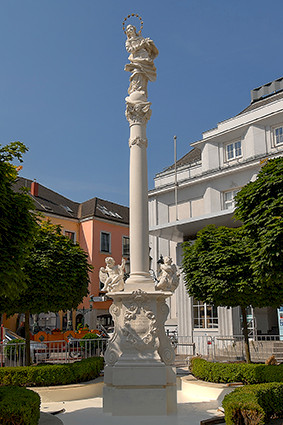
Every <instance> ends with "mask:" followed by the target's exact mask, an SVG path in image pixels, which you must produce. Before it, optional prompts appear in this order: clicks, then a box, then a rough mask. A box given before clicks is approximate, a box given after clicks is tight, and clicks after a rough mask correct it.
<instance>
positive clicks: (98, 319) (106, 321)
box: [7, 177, 130, 329]
mask: <svg viewBox="0 0 283 425" xmlns="http://www.w3.org/2000/svg"><path fill="white" fill-rule="evenodd" d="M21 187H26V188H28V189H29V193H30V196H31V197H32V199H33V201H34V204H35V208H36V210H37V211H39V212H40V213H41V214H43V216H44V217H45V218H46V219H49V220H50V221H51V222H52V223H53V224H56V225H60V226H61V227H62V233H63V234H65V235H66V236H67V237H69V238H70V239H71V240H72V241H73V242H74V243H76V242H77V243H79V245H80V246H81V248H83V249H84V250H85V251H86V252H87V254H88V259H89V263H90V264H91V265H92V266H93V271H92V272H91V273H90V285H89V295H88V296H87V297H85V298H84V300H83V302H82V304H81V305H79V306H78V308H77V310H76V311H75V312H73V314H72V319H73V320H72V322H73V327H74V328H76V326H77V325H78V323H82V324H88V325H89V327H90V328H92V329H93V328H96V327H97V326H99V325H103V326H106V327H107V326H109V325H111V316H110V314H109V307H110V305H111V302H112V301H111V300H109V299H106V300H105V299H104V297H103V294H101V283H100V281H99V269H100V267H105V258H106V257H109V256H111V257H113V258H114V260H115V261H116V264H117V263H119V264H120V263H121V259H122V257H123V258H125V259H126V269H129V256H130V252H129V208H128V207H125V206H122V205H119V204H116V203H113V202H110V201H106V200H103V199H100V198H92V199H89V200H87V201H85V202H82V203H78V202H74V201H72V200H70V199H68V198H66V197H64V196H62V195H60V194H59V193H56V192H54V191H52V190H51V189H49V188H47V187H45V186H43V185H41V184H39V183H37V182H35V181H32V180H29V179H25V178H22V177H19V178H18V180H17V182H16V185H15V190H19V189H20V188H21ZM126 271H127V270H126ZM39 325H40V326H41V327H42V328H43V329H45V328H51V329H52V328H55V327H58V328H61V329H62V328H66V326H67V314H66V313H63V312H61V313H60V314H59V315H58V314H54V313H50V314H48V315H45V314H41V315H40V316H39ZM7 326H8V327H9V325H7Z"/></svg>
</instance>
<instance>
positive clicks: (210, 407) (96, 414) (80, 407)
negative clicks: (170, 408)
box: [40, 391, 219, 425]
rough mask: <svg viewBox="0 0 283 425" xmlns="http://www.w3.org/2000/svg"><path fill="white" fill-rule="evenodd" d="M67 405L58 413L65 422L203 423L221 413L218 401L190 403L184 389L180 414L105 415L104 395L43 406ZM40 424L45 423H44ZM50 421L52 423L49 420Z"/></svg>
mask: <svg viewBox="0 0 283 425" xmlns="http://www.w3.org/2000/svg"><path fill="white" fill-rule="evenodd" d="M63 407H64V408H65V409H66V410H65V412H64V413H61V414H58V415H56V416H55V417H56V418H58V419H61V421H62V422H63V424H64V425H80V424H82V425H93V424H95V425H120V424H123V425H133V423H134V424H135V425H159V424H160V425H172V423H174V425H177V424H178V425H199V423H200V421H201V420H203V419H208V418H210V417H213V416H215V415H216V414H219V412H217V408H218V403H217V402H215V401H213V402H205V403H203V402H202V403H195V402H194V403H190V402H189V401H188V400H187V399H186V398H185V397H184V396H183V395H182V394H181V391H178V415H177V417H172V416H171V417H167V416H162V417H154V416H143V417H131V416H127V417H125V416H123V417H119V416H110V415H105V414H103V411H102V398H101V397H97V398H92V399H87V400H76V401H68V402H59V403H44V404H43V405H42V410H43V411H45V412H48V410H50V409H54V410H55V409H56V410H57V409H58V410H59V409H60V408H63ZM55 417H54V418H55ZM40 425H44V424H41V423H40ZM46 425H49V423H48V424H47V423H46ZM50 425H53V423H50ZM54 425H55V423H54Z"/></svg>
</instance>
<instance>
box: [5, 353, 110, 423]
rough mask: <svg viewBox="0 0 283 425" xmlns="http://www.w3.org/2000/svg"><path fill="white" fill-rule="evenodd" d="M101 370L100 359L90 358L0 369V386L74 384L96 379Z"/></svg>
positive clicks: (101, 361)
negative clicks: (57, 363)
mask: <svg viewBox="0 0 283 425" xmlns="http://www.w3.org/2000/svg"><path fill="white" fill-rule="evenodd" d="M102 368H103V358H102V357H91V358H89V359H84V360H81V361H79V362H75V363H68V364H61V365H44V364H43V365H36V366H19V367H3V368H0V386H7V385H12V386H16V385H18V386H21V387H44V386H52V385H67V384H76V383H79V382H86V381H90V380H91V379H94V378H96V377H98V376H99V374H100V371H101V369H102ZM0 423H1V422H0Z"/></svg>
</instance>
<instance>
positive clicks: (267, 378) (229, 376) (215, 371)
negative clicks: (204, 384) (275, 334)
mask: <svg viewBox="0 0 283 425" xmlns="http://www.w3.org/2000/svg"><path fill="white" fill-rule="evenodd" d="M190 370H191V372H192V374H193V375H194V376H195V377H196V378H199V379H202V380H204V381H209V382H224V383H227V382H243V383H244V384H260V383H263V382H282V381H283V364H281V365H279V366H275V365H265V364H247V363H212V362H208V361H206V360H204V359H202V358H200V357H193V358H192V359H191V361H190Z"/></svg>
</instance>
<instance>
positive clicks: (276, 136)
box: [274, 127, 283, 146]
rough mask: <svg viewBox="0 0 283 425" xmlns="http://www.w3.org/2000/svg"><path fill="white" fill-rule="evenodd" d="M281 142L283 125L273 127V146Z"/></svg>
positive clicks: (282, 139) (282, 140)
mask: <svg viewBox="0 0 283 425" xmlns="http://www.w3.org/2000/svg"><path fill="white" fill-rule="evenodd" d="M281 143H283V127H277V128H275V129H274V144H275V146H277V145H280V144H281Z"/></svg>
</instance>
